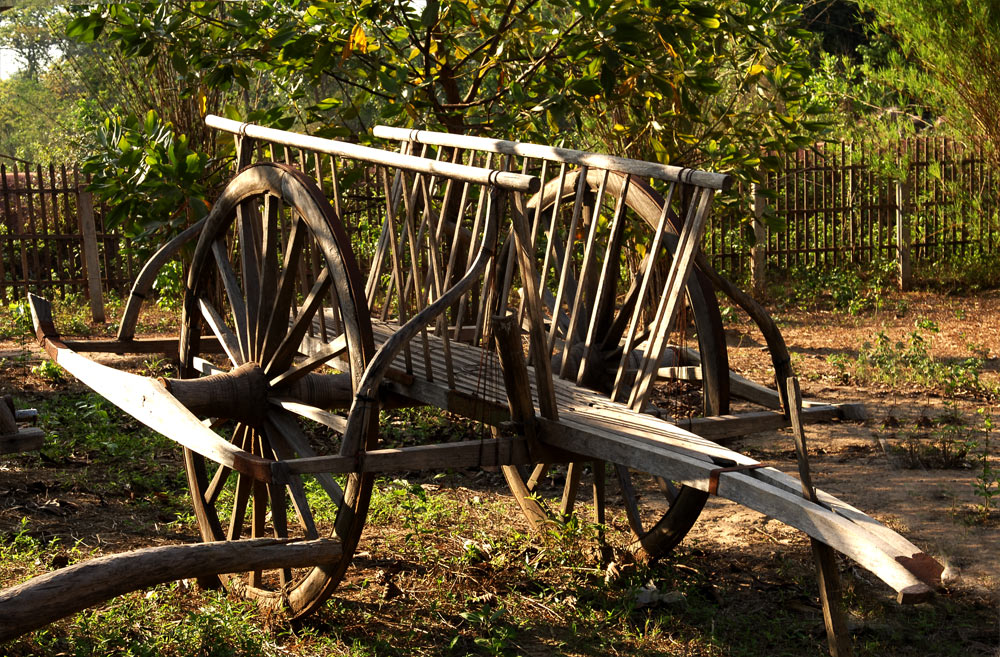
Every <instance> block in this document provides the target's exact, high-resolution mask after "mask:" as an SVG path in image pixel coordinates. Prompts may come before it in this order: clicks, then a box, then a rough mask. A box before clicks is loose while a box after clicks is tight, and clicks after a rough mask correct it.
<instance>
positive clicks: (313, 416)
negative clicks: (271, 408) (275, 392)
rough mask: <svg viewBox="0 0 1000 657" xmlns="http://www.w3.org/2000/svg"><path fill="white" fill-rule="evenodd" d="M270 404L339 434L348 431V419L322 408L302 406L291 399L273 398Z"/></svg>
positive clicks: (269, 400)
mask: <svg viewBox="0 0 1000 657" xmlns="http://www.w3.org/2000/svg"><path fill="white" fill-rule="evenodd" d="M268 402H270V403H271V404H274V405H275V406H277V407H279V408H283V409H285V410H286V411H289V412H291V413H295V414H296V415H299V416H301V417H304V418H308V419H310V420H312V421H313V422H318V423H320V424H322V425H324V426H327V427H330V428H331V429H333V430H334V431H336V432H338V433H344V430H345V429H347V418H346V417H342V416H340V415H336V414H334V413H330V412H329V411H324V410H323V409H321V408H316V407H315V406H309V405H308V404H302V403H299V402H296V401H293V400H289V399H280V398H275V397H271V398H270V399H268Z"/></svg>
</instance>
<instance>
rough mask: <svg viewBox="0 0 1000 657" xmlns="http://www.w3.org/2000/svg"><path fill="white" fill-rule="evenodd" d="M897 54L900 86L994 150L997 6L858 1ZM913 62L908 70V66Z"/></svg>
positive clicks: (999, 69)
mask: <svg viewBox="0 0 1000 657" xmlns="http://www.w3.org/2000/svg"><path fill="white" fill-rule="evenodd" d="M859 4H860V6H861V7H863V8H865V9H869V10H871V11H873V12H875V14H876V16H877V22H876V29H880V30H886V31H890V32H891V33H892V34H893V35H894V36H895V37H896V39H897V40H898V42H899V44H900V46H901V48H902V55H895V56H894V57H893V58H892V59H891V61H890V65H889V68H890V69H891V70H892V71H893V72H894V73H895V77H896V79H897V80H898V81H899V84H900V86H901V87H902V88H903V89H905V90H906V91H908V92H910V93H911V94H914V95H917V96H923V97H928V98H930V99H931V100H932V101H933V102H934V103H935V105H936V106H937V107H938V108H939V109H940V111H941V113H942V115H943V116H944V117H946V119H947V121H948V123H949V124H950V126H951V128H952V129H953V130H954V131H955V132H957V133H959V134H962V135H964V136H966V137H985V138H986V139H987V140H988V141H989V142H990V143H991V144H992V145H993V147H994V149H995V148H996V146H998V145H1000V5H998V4H997V3H996V2H981V1H979V0H859ZM906 58H909V61H912V62H914V63H915V65H910V63H909V61H908V60H907V59H906Z"/></svg>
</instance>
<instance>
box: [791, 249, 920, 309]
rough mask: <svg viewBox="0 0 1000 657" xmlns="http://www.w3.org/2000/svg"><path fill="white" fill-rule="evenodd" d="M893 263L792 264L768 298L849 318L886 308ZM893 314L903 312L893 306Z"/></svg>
mask: <svg viewBox="0 0 1000 657" xmlns="http://www.w3.org/2000/svg"><path fill="white" fill-rule="evenodd" d="M895 281H896V270H895V264H894V263H893V262H892V261H890V260H886V259H881V260H877V261H875V262H873V263H869V264H867V265H864V266H856V265H840V266H836V267H829V266H826V265H821V264H813V263H810V264H806V265H796V266H794V267H792V269H791V270H790V271H789V272H788V275H787V277H784V279H779V282H778V283H777V284H776V285H774V286H772V288H773V289H772V291H771V296H772V298H775V299H778V300H779V303H781V304H784V305H787V306H790V307H793V308H797V309H799V310H807V311H809V310H821V309H832V310H836V311H838V312H843V313H848V314H851V315H861V314H864V313H866V312H878V311H881V310H884V309H887V304H888V302H889V300H888V299H887V297H886V291H887V290H889V289H891V288H892V287H894V286H895ZM894 310H895V311H896V312H901V311H902V312H905V306H904V307H896V308H895V309H894Z"/></svg>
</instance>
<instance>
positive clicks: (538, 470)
mask: <svg viewBox="0 0 1000 657" xmlns="http://www.w3.org/2000/svg"><path fill="white" fill-rule="evenodd" d="M551 467H552V464H551V463H539V464H538V465H536V466H535V469H534V470H532V471H531V476H530V477H528V481H527V482H526V483H525V486H526V487H527V489H528V491H529V492H532V493H533V492H534V491H535V489H536V488H538V482H539V481H540V480H541V478H542V477H544V476H545V473H546V472H548V471H549V468H551Z"/></svg>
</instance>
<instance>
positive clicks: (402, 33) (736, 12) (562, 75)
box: [67, 0, 823, 214]
mask: <svg viewBox="0 0 1000 657" xmlns="http://www.w3.org/2000/svg"><path fill="white" fill-rule="evenodd" d="M799 9H800V7H799V5H798V4H796V3H794V2H785V1H782V0H744V1H737V0H719V1H717V2H714V3H708V2H702V1H700V0H648V1H647V2H643V3H635V2H632V1H628V0H586V1H571V0H547V1H544V0H528V1H527V2H516V0H481V1H480V2H476V3H474V2H471V1H470V0H452V1H450V2H440V0H428V1H427V2H426V3H413V2H410V1H409V0H391V1H385V0H379V1H375V0H345V1H343V2H311V3H310V2H291V1H282V0H264V1H262V2H255V3H221V2H204V3H185V2H179V1H176V0H174V1H171V2H163V3H147V2H122V3H115V4H101V5H96V6H91V7H89V8H86V9H84V10H80V9H77V13H76V15H75V17H74V19H73V20H72V21H70V23H69V25H68V28H67V33H68V34H69V35H70V36H72V37H74V38H76V39H79V40H81V41H85V42H100V43H104V44H113V45H114V47H116V48H117V50H118V52H119V53H120V54H121V55H122V56H123V57H124V58H125V59H126V60H131V61H136V62H141V66H142V68H143V69H145V70H151V69H154V68H156V67H162V66H165V65H167V64H169V66H170V67H171V70H172V72H173V73H174V74H175V76H176V80H177V89H178V93H179V95H180V98H182V99H197V98H201V97H204V94H206V93H208V92H209V91H211V92H219V91H221V92H224V93H225V94H227V95H228V97H230V98H232V97H234V96H235V97H237V98H241V97H244V96H247V95H249V94H254V95H255V96H256V97H257V98H258V99H261V100H264V101H265V102H261V103H257V104H256V105H257V111H256V112H253V113H251V112H249V111H248V107H249V106H250V103H245V102H244V103H242V105H243V107H239V106H237V104H235V103H233V104H229V106H228V107H224V108H223V110H224V111H225V112H227V113H228V114H229V115H230V116H234V117H237V116H238V117H240V118H246V119H250V120H258V121H262V122H268V123H271V124H272V125H278V126H279V127H288V126H290V125H292V124H293V123H295V124H297V125H298V126H299V129H303V130H306V131H309V132H312V133H314V134H319V135H323V136H334V137H342V138H343V137H349V138H352V139H356V140H360V141H365V140H370V139H371V137H370V127H371V125H372V124H373V123H376V122H386V123H392V124H395V125H401V124H405V125H420V126H424V127H429V128H432V129H445V130H449V131H453V132H466V133H473V134H488V135H491V136H497V137H504V138H513V139H521V140H528V141H541V142H548V143H556V142H563V143H565V144H566V145H569V146H576V147H582V148H590V149H594V150H604V151H612V152H616V153H620V154H626V155H631V156H634V157H643V158H648V159H659V160H660V161H664V162H670V163H675V164H682V165H691V166H702V167H711V168H716V169H723V170H728V171H733V172H734V173H736V174H737V175H739V176H740V177H742V178H744V179H746V180H753V179H757V178H759V176H760V175H761V173H762V169H766V168H768V167H771V166H775V165H776V164H777V162H778V158H777V157H774V155H776V154H777V153H778V152H781V151H784V150H788V149H792V148H798V147H801V146H804V145H806V144H807V143H809V142H810V141H811V140H812V139H813V136H814V135H815V134H816V133H817V132H818V131H820V130H822V128H823V126H822V124H821V123H820V122H819V121H817V120H816V116H817V114H818V112H819V111H820V110H821V109H822V108H821V107H819V106H817V105H816V104H815V103H811V102H810V100H809V98H808V97H807V96H806V94H805V87H804V85H805V82H806V80H807V79H808V76H809V73H810V68H809V61H808V59H809V44H810V42H811V38H812V36H811V34H810V33H808V32H805V31H803V30H802V29H800V24H799V19H800V14H799ZM180 106H183V104H181V105H180ZM185 112H186V115H187V117H188V121H189V122H188V123H187V124H186V126H187V132H186V133H185V134H193V133H194V132H195V131H196V126H195V123H198V122H199V121H200V119H201V114H200V113H199V112H197V111H192V110H191V108H190V107H188V108H187V109H186V110H185ZM169 122H170V123H171V124H173V125H174V126H179V125H182V120H181V119H180V117H174V118H171V119H170V121H169ZM199 143H203V142H199V140H197V139H194V138H192V139H190V140H189V145H190V147H191V148H193V149H195V150H197V149H198V148H199ZM762 154H763V157H762ZM748 214H749V213H748Z"/></svg>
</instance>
